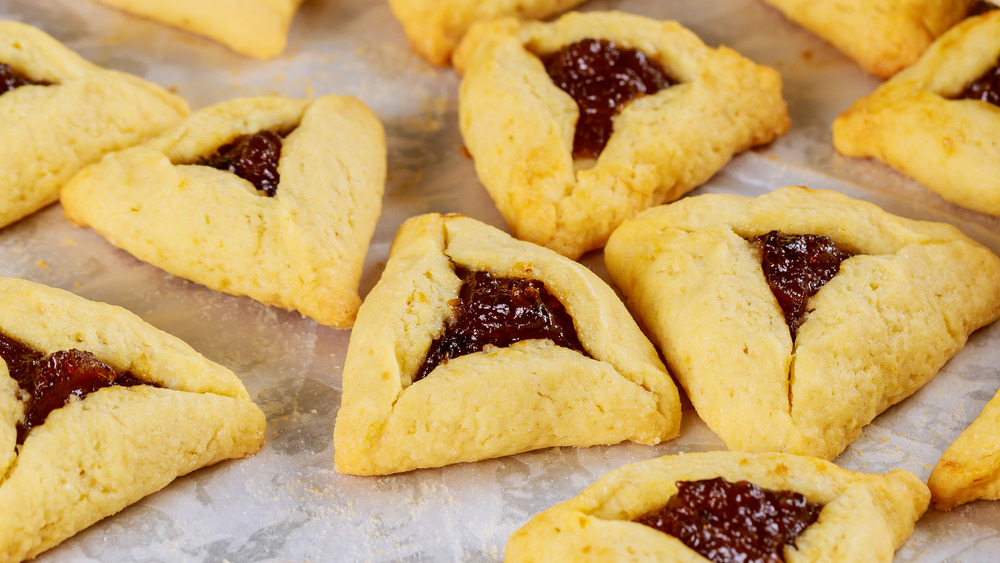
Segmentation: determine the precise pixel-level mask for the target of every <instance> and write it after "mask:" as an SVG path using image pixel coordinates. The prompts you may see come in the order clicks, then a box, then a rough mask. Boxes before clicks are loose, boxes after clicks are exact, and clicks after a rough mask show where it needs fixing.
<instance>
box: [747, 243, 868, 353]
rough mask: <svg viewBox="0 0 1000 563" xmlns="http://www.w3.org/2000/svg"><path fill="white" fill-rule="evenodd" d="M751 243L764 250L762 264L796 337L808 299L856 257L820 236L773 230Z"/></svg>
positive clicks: (793, 335) (762, 251)
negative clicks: (791, 233) (845, 261)
mask: <svg viewBox="0 0 1000 563" xmlns="http://www.w3.org/2000/svg"><path fill="white" fill-rule="evenodd" d="M750 242H751V243H752V244H753V245H754V246H756V247H757V248H758V249H760V251H761V267H762V268H763V269H764V277H765V278H767V283H768V285H770V286H771V291H772V292H773V293H774V296H775V297H776V298H777V299H778V304H779V305H781V310H782V311H784V313H785V321H786V322H788V328H789V329H791V331H792V338H795V335H796V333H797V332H798V330H799V327H800V326H801V325H802V322H803V320H804V319H805V316H806V313H807V312H808V311H807V305H808V302H809V298H810V297H812V296H813V295H816V292H818V291H819V290H820V288H822V287H823V286H824V285H826V284H827V282H829V281H830V280H831V279H833V276H835V275H836V274H837V272H839V271H840V263H841V262H843V261H844V260H847V259H848V258H850V257H851V256H854V255H853V254H851V253H850V252H845V251H843V250H841V249H840V248H839V247H837V245H836V243H834V242H833V241H832V240H830V239H829V238H827V237H824V236H821V235H786V234H784V233H780V232H778V231H771V232H770V233H767V234H766V235H762V236H759V237H754V238H753V239H751V240H750Z"/></svg>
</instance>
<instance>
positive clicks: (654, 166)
mask: <svg viewBox="0 0 1000 563" xmlns="http://www.w3.org/2000/svg"><path fill="white" fill-rule="evenodd" d="M585 38H597V39H609V40H612V41H615V42H616V43H618V44H620V45H623V46H624V47H629V48H637V49H641V50H642V51H643V52H645V53H646V54H647V55H649V56H650V57H651V58H653V59H654V60H656V61H657V62H659V63H660V64H661V66H663V67H664V68H665V69H666V70H667V71H668V72H669V73H670V74H671V76H672V77H674V78H675V79H676V80H679V81H680V84H678V85H675V86H672V87H670V88H666V89H664V90H661V91H659V92H657V93H656V94H653V95H649V96H644V97H642V98H640V99H637V100H634V101H633V102H631V103H630V104H628V105H627V106H626V107H625V108H624V109H623V110H622V111H621V112H620V113H619V114H618V115H617V116H616V117H615V121H614V128H615V130H614V133H613V134H612V136H611V138H610V140H609V142H608V144H607V146H606V147H605V148H604V150H603V152H602V153H601V155H600V156H599V158H598V159H597V161H596V162H595V163H593V166H590V165H589V163H583V161H574V158H573V155H572V147H573V136H574V131H575V128H576V121H577V116H578V114H579V109H578V107H577V105H576V103H575V102H574V101H573V99H572V98H571V97H570V96H569V95H568V94H566V93H565V92H563V91H562V90H561V89H559V88H558V87H557V86H556V85H555V84H554V83H553V82H552V80H551V79H550V77H549V76H548V74H547V73H546V71H545V69H544V68H543V66H542V64H541V61H540V60H539V59H538V57H537V56H536V55H534V54H533V53H550V52H555V51H557V50H559V49H560V48H562V47H565V46H566V45H569V44H571V43H573V42H576V41H579V40H582V39H585ZM455 66H456V68H457V69H459V70H460V71H462V72H463V73H464V74H465V76H464V78H463V80H462V85H461V90H460V93H459V119H460V126H461V129H462V137H463V139H464V140H465V144H466V147H468V150H469V152H470V153H471V154H472V156H473V158H474V159H475V164H476V173H477V174H478V176H479V179H480V181H481V182H482V183H483V185H484V186H485V187H486V189H487V190H488V191H489V193H490V196H491V197H492V198H493V200H494V202H496V205H497V207H498V208H499V210H500V212H501V214H502V215H503V216H504V219H505V220H506V221H507V224H508V225H509V226H510V227H511V229H512V230H513V232H514V234H515V235H516V236H517V237H518V238H520V239H523V240H528V241H531V242H534V243H536V244H540V245H542V246H546V247H548V248H551V249H553V250H555V251H557V252H559V253H561V254H563V255H565V256H567V257H570V258H576V257H578V256H579V255H581V254H582V253H583V252H586V251H587V250H591V249H594V248H600V247H601V246H603V245H604V243H605V241H606V240H607V237H608V235H609V234H610V233H611V231H612V230H614V228H615V227H616V226H618V225H619V224H620V223H621V222H622V221H624V220H625V219H627V218H629V217H631V216H633V215H634V214H635V213H637V212H638V211H640V210H642V209H645V208H647V207H650V206H652V205H656V204H659V203H663V202H665V201H672V200H674V199H677V198H678V197H680V196H681V195H683V194H685V193H686V192H688V191H689V190H691V189H693V188H695V187H696V186H698V185H699V184H701V183H703V182H705V181H706V180H708V178H709V177H711V176H712V174H714V173H715V172H716V171H718V170H719V169H720V168H722V166H723V165H725V164H726V162H728V161H729V159H730V158H732V156H733V155H734V154H736V153H737V152H739V151H742V150H745V149H747V148H750V147H752V146H754V145H758V144H762V143H767V142H769V141H771V140H773V139H774V138H775V137H776V136H778V135H780V134H782V133H784V132H785V131H786V130H787V129H788V126H789V120H788V115H787V111H786V108H785V102H784V100H783V99H782V97H781V78H780V76H779V75H778V73H777V72H776V71H774V70H773V69H771V68H768V67H764V66H760V65H756V64H754V63H753V62H752V61H750V60H748V59H746V58H744V57H742V56H740V55H739V54H738V53H736V52H735V51H732V50H730V49H727V48H725V47H720V48H718V49H711V48H709V47H707V46H705V45H704V43H702V42H701V40H700V39H698V37H697V36H695V35H694V34H693V33H691V32H690V31H688V30H686V29H684V28H683V27H681V26H680V25H679V24H677V23H676V22H660V21H656V20H652V19H649V18H644V17H641V16H634V15H629V14H624V13H619V12H598V13H587V14H580V13H570V14H567V15H565V16H563V17H561V18H560V19H558V20H557V21H555V22H553V23H550V24H547V23H538V22H529V23H518V22H516V21H514V20H510V19H506V20H496V21H493V22H491V23H488V24H479V25H477V26H474V27H473V29H472V30H471V31H470V32H469V34H468V35H467V36H466V38H465V39H464V40H463V42H462V44H461V45H460V46H459V49H458V51H457V52H456V54H455ZM588 166H590V167H588Z"/></svg>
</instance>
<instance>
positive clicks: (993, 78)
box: [955, 59, 1000, 106]
mask: <svg viewBox="0 0 1000 563" xmlns="http://www.w3.org/2000/svg"><path fill="white" fill-rule="evenodd" d="M955 99H956V100H981V101H984V102H989V103H991V104H993V105H995V106H1000V59H998V60H997V62H996V64H995V65H993V67H992V68H990V69H987V70H986V72H984V73H983V74H982V76H980V77H978V78H976V79H975V80H973V81H972V82H969V83H968V84H967V85H966V86H965V89H964V90H962V92H961V93H959V94H958V95H957V96H955Z"/></svg>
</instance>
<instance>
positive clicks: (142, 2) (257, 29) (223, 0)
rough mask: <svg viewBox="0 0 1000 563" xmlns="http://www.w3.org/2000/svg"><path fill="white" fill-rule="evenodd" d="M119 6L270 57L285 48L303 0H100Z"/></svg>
mask: <svg viewBox="0 0 1000 563" xmlns="http://www.w3.org/2000/svg"><path fill="white" fill-rule="evenodd" d="M99 1H100V2H103V3H105V4H108V5H110V6H114V7H115V8H118V9H120V10H124V11H126V12H130V13H132V14H136V15H139V16H143V17H147V18H149V19H152V20H156V21H159V22H163V23H165V24H168V25H172V26H174V27H179V28H181V29H183V30H186V31H190V32H191V33H196V34H198V35H202V36H204V37H208V38H209V39H213V40H215V41H218V42H219V43H222V44H223V45H225V46H227V47H229V48H230V49H232V50H234V51H236V52H237V53H241V54H243V55H250V56H251V57H256V58H258V59H270V58H273V57H276V56H278V55H280V54H281V52H282V51H284V50H285V43H286V42H287V40H288V28H289V27H290V26H291V25H292V18H294V17H295V12H296V11H297V10H298V9H299V5H300V4H301V3H302V0H170V1H169V2H164V1H163V0H99Z"/></svg>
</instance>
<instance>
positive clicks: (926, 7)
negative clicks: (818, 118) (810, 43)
mask: <svg viewBox="0 0 1000 563" xmlns="http://www.w3.org/2000/svg"><path fill="white" fill-rule="evenodd" d="M976 1H977V0H764V2H767V3H768V4H770V5H772V6H774V7H775V8H777V9H778V10H780V11H781V12H782V13H783V14H785V16H786V17H787V18H788V19H790V20H792V21H794V22H795V23H797V24H799V25H801V26H802V27H805V28H806V29H808V30H809V31H811V32H813V33H815V34H816V35H819V36H820V37H822V38H823V39H825V40H827V41H829V42H830V43H832V44H833V46H834V47H836V48H838V49H840V50H841V51H843V52H844V54H846V55H847V56H848V57H850V58H852V59H854V61H855V62H857V63H858V64H859V65H860V66H861V68H863V69H865V70H866V71H868V72H870V73H871V74H874V75H875V76H878V77H879V78H888V77H890V76H892V75H894V74H896V73H897V72H899V71H900V70H902V69H904V68H906V67H908V66H910V65H911V64H913V63H914V62H916V60H917V59H918V58H920V55H921V54H922V53H923V52H924V51H925V50H926V49H927V47H928V46H929V45H930V44H931V42H933V41H934V40H935V39H936V38H937V37H938V36H940V35H941V34H942V33H944V32H945V31H947V30H948V28H950V27H951V26H953V25H955V24H956V23H958V22H959V21H961V20H962V18H964V17H965V16H966V15H967V14H968V13H969V10H970V9H971V8H972V7H973V6H974V5H975V4H976Z"/></svg>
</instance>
